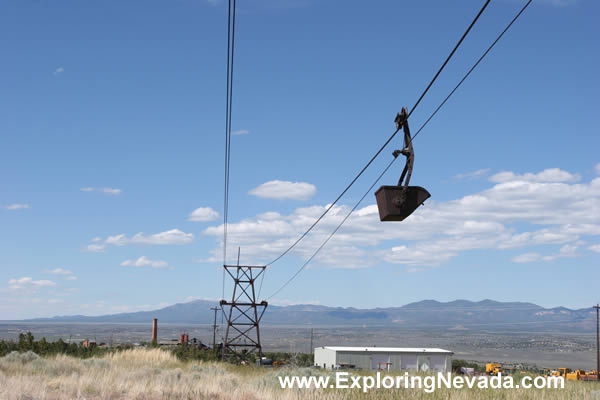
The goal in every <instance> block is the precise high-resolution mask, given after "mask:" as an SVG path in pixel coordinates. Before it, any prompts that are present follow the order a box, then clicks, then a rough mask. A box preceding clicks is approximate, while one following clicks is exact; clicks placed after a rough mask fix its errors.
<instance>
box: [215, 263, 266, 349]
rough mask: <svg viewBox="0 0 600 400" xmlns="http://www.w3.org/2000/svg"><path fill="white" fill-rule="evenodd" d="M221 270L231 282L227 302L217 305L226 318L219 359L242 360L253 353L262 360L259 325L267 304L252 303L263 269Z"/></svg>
mask: <svg viewBox="0 0 600 400" xmlns="http://www.w3.org/2000/svg"><path fill="white" fill-rule="evenodd" d="M223 268H225V271H227V274H229V276H230V277H231V278H232V279H233V281H234V286H233V295H232V297H231V302H228V301H227V300H221V303H220V304H221V308H222V309H223V313H225V315H226V317H227V328H226V331H225V344H224V346H223V358H230V359H231V358H238V359H245V358H246V356H247V355H248V354H249V353H253V352H257V353H258V355H259V357H262V346H261V344H260V328H259V324H260V320H261V318H262V316H263V314H264V313H265V310H266V309H267V305H268V304H267V302H266V301H261V302H260V303H257V302H256V293H255V291H254V282H256V279H257V278H258V277H260V276H261V275H262V274H263V273H264V272H265V268H267V267H266V266H247V265H224V266H223Z"/></svg>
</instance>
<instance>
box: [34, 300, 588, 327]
mask: <svg viewBox="0 0 600 400" xmlns="http://www.w3.org/2000/svg"><path fill="white" fill-rule="evenodd" d="M214 305H215V302H214V301H208V300H193V301H191V302H187V303H176V304H173V305H170V306H167V307H163V308H161V309H157V310H151V311H138V312H129V313H119V314H107V315H100V316H85V315H71V316H69V315H63V316H54V317H50V318H34V319H29V320H26V321H28V322H79V323H85V322H106V323H139V322H148V321H151V320H152V318H158V319H159V321H161V322H162V323H178V324H212V322H213V318H214V313H213V312H212V311H211V310H210V307H214ZM262 324H264V325H281V326H284V325H285V326H306V325H314V326H366V325H368V326H382V327H385V326H390V327H399V328H400V327H402V328H407V327H409V328H441V329H453V328H456V327H461V328H471V329H493V328H498V327H502V328H504V329H509V330H510V329H514V330H525V329H533V330H540V331H564V330H577V331H582V330H585V331H588V330H593V329H594V327H595V312H593V309H592V308H591V307H589V308H582V309H574V310H573V309H569V308H566V307H553V308H544V307H542V306H539V305H536V304H533V303H528V302H500V301H495V300H490V299H484V300H481V301H470V300H464V299H457V300H453V301H449V302H440V301H436V300H431V299H428V300H422V301H418V302H413V303H408V304H405V305H403V306H398V307H377V308H370V309H361V308H355V307H330V306H324V305H314V304H295V305H289V306H276V305H270V306H269V307H268V308H267V311H266V313H265V315H264V317H263V320H262Z"/></svg>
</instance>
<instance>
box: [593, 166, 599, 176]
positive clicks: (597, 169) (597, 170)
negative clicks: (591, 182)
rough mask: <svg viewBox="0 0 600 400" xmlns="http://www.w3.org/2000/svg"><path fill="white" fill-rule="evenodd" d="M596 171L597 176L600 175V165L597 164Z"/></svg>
mask: <svg viewBox="0 0 600 400" xmlns="http://www.w3.org/2000/svg"><path fill="white" fill-rule="evenodd" d="M594 169H595V170H596V174H597V175H600V163H598V164H596V166H595V167H594Z"/></svg>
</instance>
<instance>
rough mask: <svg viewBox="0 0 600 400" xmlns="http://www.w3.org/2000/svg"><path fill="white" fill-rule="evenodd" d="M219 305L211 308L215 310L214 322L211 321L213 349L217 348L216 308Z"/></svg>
mask: <svg viewBox="0 0 600 400" xmlns="http://www.w3.org/2000/svg"><path fill="white" fill-rule="evenodd" d="M218 309H219V307H212V308H211V310H213V311H214V312H215V322H213V350H214V351H216V350H217V310H218Z"/></svg>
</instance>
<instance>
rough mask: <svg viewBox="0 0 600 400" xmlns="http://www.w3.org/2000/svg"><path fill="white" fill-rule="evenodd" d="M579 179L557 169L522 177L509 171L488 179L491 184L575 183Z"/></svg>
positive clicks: (579, 177) (527, 174) (576, 175)
mask: <svg viewBox="0 0 600 400" xmlns="http://www.w3.org/2000/svg"><path fill="white" fill-rule="evenodd" d="M580 179H581V176H579V175H578V174H571V173H569V172H567V171H563V170H562V169H559V168H550V169H545V170H543V171H542V172H539V173H537V174H532V173H526V174H523V175H519V174H515V173H514V172H510V171H502V172H498V173H497V174H495V175H492V176H491V177H490V181H492V182H514V181H525V182H547V183H558V182H577V181H579V180H580Z"/></svg>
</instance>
